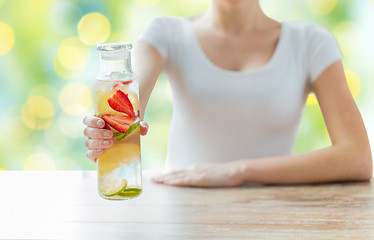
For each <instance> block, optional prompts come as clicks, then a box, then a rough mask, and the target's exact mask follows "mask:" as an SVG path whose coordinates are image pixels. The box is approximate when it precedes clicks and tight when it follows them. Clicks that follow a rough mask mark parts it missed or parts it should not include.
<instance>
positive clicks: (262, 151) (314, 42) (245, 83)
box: [138, 17, 342, 169]
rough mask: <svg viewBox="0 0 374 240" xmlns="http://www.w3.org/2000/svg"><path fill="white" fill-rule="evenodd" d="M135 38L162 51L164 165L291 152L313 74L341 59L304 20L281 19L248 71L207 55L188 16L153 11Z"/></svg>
mask: <svg viewBox="0 0 374 240" xmlns="http://www.w3.org/2000/svg"><path fill="white" fill-rule="evenodd" d="M138 41H141V42H145V43H148V44H150V45H151V46H153V47H154V48H155V49H156V50H158V51H159V53H160V54H161V55H162V57H163V59H164V62H165V64H164V69H163V71H164V72H165V73H166V75H167V77H168V79H169V81H170V85H171V89H172V93H173V117H172V123H171V129H170V136H169V144H168V154H167V159H166V169H178V168H183V167H186V166H189V165H192V164H196V163H207V162H227V161H234V160H239V159H251V158H261V157H268V156H281V155H290V154H292V153H293V149H294V144H295V141H296V136H297V130H298V126H299V123H300V119H301V116H302V113H303V109H304V106H305V102H306V98H307V96H308V94H309V93H310V92H311V84H312V82H313V81H314V80H315V79H316V78H317V77H318V76H319V75H320V74H321V73H322V72H323V71H324V70H325V69H326V68H327V67H329V66H330V65H331V64H332V63H334V62H336V61H338V60H341V59H342V53H341V51H340V48H339V46H338V44H337V42H336V40H335V38H334V37H333V35H332V34H331V33H330V32H329V31H328V30H326V29H325V28H323V27H322V26H321V25H318V24H317V23H314V22H309V21H303V22H296V21H295V22H291V21H290V22H283V23H282V30H281V35H280V38H279V41H278V43H277V47H276V50H275V52H274V54H273V56H272V58H271V59H270V61H269V62H267V63H266V64H265V65H264V66H262V67H261V68H259V69H257V70H250V71H231V70H226V69H223V68H220V67H218V66H217V65H215V64H214V63H213V62H211V60H210V59H209V58H208V57H207V56H206V55H205V52H204V50H203V49H202V47H201V45H200V43H199V41H198V38H197V36H196V34H195V32H194V29H193V26H192V23H191V22H190V19H189V18H178V17H160V18H155V19H154V20H152V22H151V23H150V24H149V25H148V27H147V28H146V30H145V31H144V32H143V33H142V34H141V35H140V37H139V39H138ZM227 54H230V53H229V52H228V53H227Z"/></svg>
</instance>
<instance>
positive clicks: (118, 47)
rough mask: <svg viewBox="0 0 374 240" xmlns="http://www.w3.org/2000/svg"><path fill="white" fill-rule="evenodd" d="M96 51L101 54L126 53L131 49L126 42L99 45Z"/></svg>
mask: <svg viewBox="0 0 374 240" xmlns="http://www.w3.org/2000/svg"><path fill="white" fill-rule="evenodd" d="M96 49H97V50H98V51H103V52H111V51H128V50H130V49H132V44H131V43H128V42H112V43H99V44H97V46H96Z"/></svg>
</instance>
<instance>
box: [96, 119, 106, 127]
mask: <svg viewBox="0 0 374 240" xmlns="http://www.w3.org/2000/svg"><path fill="white" fill-rule="evenodd" d="M96 124H97V125H98V126H99V127H103V126H104V124H105V123H104V121H103V120H102V119H99V120H97V122H96Z"/></svg>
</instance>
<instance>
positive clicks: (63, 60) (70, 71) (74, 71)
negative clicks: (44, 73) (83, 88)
mask: <svg viewBox="0 0 374 240" xmlns="http://www.w3.org/2000/svg"><path fill="white" fill-rule="evenodd" d="M89 59H90V49H89V47H88V46H86V45H85V44H84V43H83V42H82V41H81V40H80V39H79V38H78V37H71V38H66V39H65V40H63V41H62V42H61V44H60V46H59V48H58V50H57V52H56V55H55V56H54V58H53V67H54V69H55V71H56V73H57V75H59V76H60V77H61V78H63V79H67V80H70V79H74V78H78V77H79V76H80V75H81V74H82V72H83V71H84V69H85V68H86V66H87V63H88V61H89Z"/></svg>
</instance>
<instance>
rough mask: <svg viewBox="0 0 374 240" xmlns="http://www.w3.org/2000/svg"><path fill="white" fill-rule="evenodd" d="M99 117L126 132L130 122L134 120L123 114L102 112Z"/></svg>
mask: <svg viewBox="0 0 374 240" xmlns="http://www.w3.org/2000/svg"><path fill="white" fill-rule="evenodd" d="M101 118H102V119H104V121H105V122H106V123H107V124H108V125H110V126H112V127H113V128H114V129H116V130H117V131H119V132H122V133H127V130H128V129H129V127H130V126H131V124H133V123H134V122H135V118H133V117H129V116H125V115H113V114H104V115H102V116H101Z"/></svg>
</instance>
